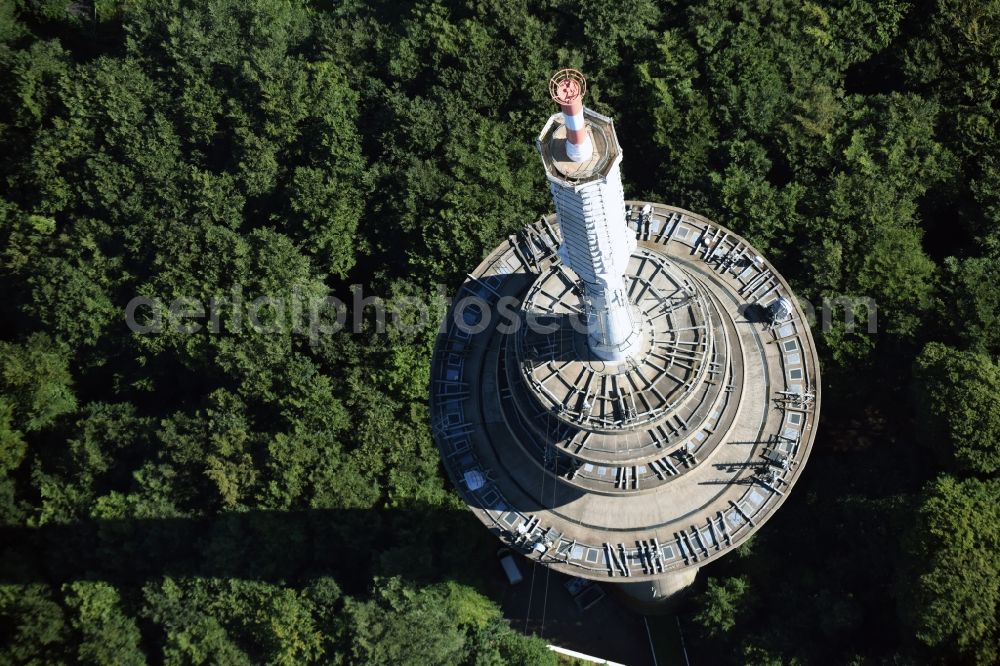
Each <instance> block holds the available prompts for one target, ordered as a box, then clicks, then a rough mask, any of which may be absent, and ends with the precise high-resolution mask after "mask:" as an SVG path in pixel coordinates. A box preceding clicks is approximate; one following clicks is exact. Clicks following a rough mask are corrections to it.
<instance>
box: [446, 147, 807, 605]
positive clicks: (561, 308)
mask: <svg viewBox="0 0 1000 666" xmlns="http://www.w3.org/2000/svg"><path fill="white" fill-rule="evenodd" d="M548 129H553V128H547V131H548ZM553 131H559V128H558V127H556V128H554V130H553ZM603 140H604V139H603V138H602V137H600V136H594V137H593V142H594V144H595V146H596V150H595V154H596V155H598V159H601V157H600V156H601V155H602V154H604V155H606V152H605V151H603V150H602V141H603ZM604 145H607V144H604ZM564 166H565V165H564ZM565 168H566V172H565V173H563V174H562V176H563V177H572V176H576V175H577V173H578V172H579V170H580V169H586V168H587V167H586V166H585V165H584V166H582V167H574V166H572V165H571V166H565ZM574 170H576V172H577V173H574ZM625 204H626V210H627V228H624V227H623V229H624V230H623V233H626V234H628V235H629V236H630V238H629V239H628V240H629V248H630V250H631V251H630V255H627V256H628V261H627V267H626V268H625V271H624V276H623V284H624V290H625V293H626V295H627V299H628V301H629V303H628V309H629V312H630V313H631V315H630V316H631V317H632V318H634V320H635V325H636V328H635V330H636V334H637V336H638V341H637V342H636V343H635V345H636V346H635V348H634V352H633V353H630V354H629V356H628V357H627V358H625V359H623V360H621V361H608V360H604V359H602V358H601V357H600V355H599V354H595V353H593V349H592V347H593V345H591V344H588V337H587V336H588V329H587V327H586V325H585V322H583V323H582V324H581V321H582V319H585V317H584V314H585V311H586V308H585V307H584V305H583V300H582V299H583V298H584V297H585V285H584V284H582V281H581V279H580V277H579V276H578V275H577V274H576V273H575V272H574V271H573V270H571V269H570V268H568V266H567V265H566V264H565V263H564V259H563V258H562V257H561V255H560V252H559V248H560V246H561V245H562V244H563V239H562V238H561V236H560V232H559V225H558V224H557V223H556V219H555V217H554V216H547V217H545V218H543V219H541V220H539V221H538V222H536V223H534V224H531V225H528V226H527V227H525V228H524V229H523V230H522V231H521V232H520V233H518V234H517V235H516V236H511V237H510V238H509V239H508V240H507V241H506V242H505V243H503V244H502V245H501V246H500V247H498V248H496V249H495V250H494V251H493V252H492V253H491V254H490V255H489V256H488V257H487V258H486V259H485V260H484V261H483V262H482V263H481V264H480V265H479V267H478V268H476V270H475V271H474V272H473V273H472V274H471V275H470V276H469V278H468V280H466V281H465V283H464V284H463V285H462V287H461V289H460V290H459V292H458V294H457V296H456V298H455V301H454V305H453V307H452V310H451V311H450V312H449V314H448V318H447V321H446V322H445V324H444V326H443V329H442V331H443V332H442V333H441V334H440V336H439V339H438V341H437V347H436V350H435V353H434V357H433V366H432V379H431V401H430V403H431V419H432V426H433V432H434V438H435V441H436V443H437V446H438V447H439V449H440V452H441V456H442V459H443V461H444V466H445V468H446V469H447V471H448V474H449V475H450V477H451V478H452V480H453V482H454V483H455V485H456V487H457V488H458V489H459V492H460V493H461V494H462V496H463V497H464V499H465V501H466V502H467V503H468V505H469V508H470V509H471V510H472V511H473V512H474V513H475V514H476V515H477V516H478V517H479V519H480V520H482V522H483V523H484V525H486V526H487V527H488V528H489V529H490V530H491V531H492V532H493V533H494V534H495V535H496V536H497V537H498V538H499V539H500V540H501V541H503V542H505V543H506V544H508V545H510V546H512V547H516V548H520V549H521V551H522V552H523V553H524V554H525V555H526V556H527V557H529V558H532V559H534V560H536V561H538V562H540V563H542V564H544V565H546V566H550V567H552V568H554V569H556V570H559V571H561V572H564V573H566V574H569V575H572V576H579V577H582V578H588V579H594V580H600V581H604V582H609V583H620V584H622V585H621V587H620V588H619V589H620V590H621V591H622V592H624V593H626V594H628V595H629V596H630V597H632V599H633V600H636V601H637V602H639V603H640V604H642V603H645V604H648V605H647V607H651V606H652V605H653V604H655V603H656V602H659V601H662V600H664V599H668V598H670V597H671V596H672V595H673V594H675V593H676V592H678V591H680V590H682V589H683V588H684V587H685V586H686V585H687V584H689V583H690V582H691V581H692V580H693V579H694V575H695V573H696V571H697V569H698V567H700V566H702V565H703V564H705V563H707V562H709V561H711V560H713V559H715V558H717V557H721V556H722V555H724V554H725V553H726V552H728V551H729V550H731V549H732V548H735V547H736V546H737V545H739V543H741V542H742V541H744V540H745V539H746V538H747V537H749V536H750V535H751V534H753V533H754V532H755V531H756V530H757V529H759V528H760V527H761V525H762V524H763V523H764V522H765V521H766V520H767V519H768V518H769V517H770V516H771V515H772V513H773V512H774V511H775V510H776V509H777V508H778V507H779V506H780V505H781V503H782V502H783V501H784V500H785V498H786V496H787V494H788V492H789V490H790V489H791V487H792V486H793V485H794V483H795V481H796V479H797V478H798V476H799V474H800V472H801V471H802V468H803V466H804V464H805V462H806V460H807V459H808V457H809V452H810V449H811V447H812V443H813V439H814V435H815V428H816V422H817V418H818V415H819V407H820V399H819V385H820V377H819V372H820V371H819V364H818V361H817V356H816V350H815V346H814V343H813V339H812V336H811V334H810V331H809V327H808V325H807V323H806V321H805V318H804V315H803V312H802V310H801V309H800V308H799V307H798V305H797V304H796V300H795V297H794V295H793V294H792V292H791V290H790V288H789V286H788V284H787V283H786V282H785V280H784V279H783V278H782V277H781V276H780V275H779V274H778V273H777V272H776V271H775V270H774V268H773V267H772V266H771V265H770V264H769V263H768V262H767V260H766V259H764V258H762V257H761V256H760V254H759V253H758V252H757V251H756V250H755V249H754V248H753V247H752V246H751V245H750V244H749V243H747V242H746V241H745V240H744V239H742V238H740V237H739V236H737V235H736V234H734V233H732V232H731V231H729V230H728V229H725V228H724V227H722V226H720V225H718V224H716V223H714V222H712V221H710V220H708V219H706V218H704V217H701V216H699V215H696V214H694V213H691V212H688V211H685V210H682V209H679V208H675V207H672V206H666V205H662V204H656V203H647V202H635V201H633V202H625ZM621 224H623V225H624V224H625V223H624V222H623V223H621ZM633 235H634V239H635V244H634V245H632V244H631V236H633ZM779 299H780V301H779Z"/></svg>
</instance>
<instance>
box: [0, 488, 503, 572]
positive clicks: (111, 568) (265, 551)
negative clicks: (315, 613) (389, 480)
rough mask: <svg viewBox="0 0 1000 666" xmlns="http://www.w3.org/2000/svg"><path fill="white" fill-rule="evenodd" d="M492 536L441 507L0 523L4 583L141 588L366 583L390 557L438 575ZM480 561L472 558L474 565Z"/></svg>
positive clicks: (399, 568)
mask: <svg viewBox="0 0 1000 666" xmlns="http://www.w3.org/2000/svg"><path fill="white" fill-rule="evenodd" d="M470 541H472V542H479V543H480V547H479V548H477V546H476V544H473V543H470ZM494 542H495V539H494V537H492V536H490V535H489V533H488V532H487V531H486V530H483V529H482V525H481V523H479V522H478V521H476V520H475V518H474V517H473V516H472V515H471V514H469V512H468V511H466V510H458V509H442V508H440V507H431V508H426V509H419V508H414V509H388V510H361V509H312V510H305V511H246V512H228V513H222V514H219V515H217V516H214V517H205V518H162V519H132V520H85V521H81V522H77V523H73V524H60V525H43V526H41V527H23V526H9V525H8V526H2V527H0V543H2V544H3V546H0V582H5V583H32V582H49V583H59V582H67V581H73V580H105V581H108V582H112V583H132V584H134V583H142V582H144V581H146V580H150V579H155V578H159V577H162V576H185V577H204V578H215V577H218V578H242V579H255V580H289V579H295V578H308V577H314V576H322V575H330V576H336V577H337V578H338V580H342V579H343V580H353V581H357V582H360V583H362V584H367V582H368V581H369V580H370V575H371V574H372V570H373V568H374V566H375V564H376V563H378V562H379V560H380V556H382V555H385V554H388V556H389V560H390V562H395V563H396V564H395V565H393V564H391V563H390V565H389V566H390V568H391V569H393V570H392V571H391V572H390V573H392V574H400V575H403V576H404V577H405V576H407V574H408V573H409V572H408V571H407V568H408V565H407V564H406V563H408V562H409V563H412V574H413V577H414V578H419V577H428V576H430V577H433V574H434V573H435V572H441V571H449V570H452V569H458V570H459V571H460V570H461V569H462V568H463V567H462V566H461V564H462V560H468V559H469V558H473V557H478V556H479V553H478V552H477V551H478V550H481V549H482V546H483V545H485V544H493V543H494ZM456 544H458V545H456ZM393 553H395V556H393ZM383 564H384V561H383ZM481 564H482V563H481V562H474V561H471V562H469V565H468V567H466V569H467V570H470V571H471V570H474V568H475V567H477V565H479V566H481ZM382 572H383V573H384V571H382Z"/></svg>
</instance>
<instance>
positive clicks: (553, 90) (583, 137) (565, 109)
mask: <svg viewBox="0 0 1000 666" xmlns="http://www.w3.org/2000/svg"><path fill="white" fill-rule="evenodd" d="M586 93H587V79H585V78H583V75H582V74H580V72H578V71H576V70H575V69H561V70H559V71H558V72H556V73H555V75H554V76H553V77H552V78H551V79H550V80H549V94H550V95H552V99H554V100H555V101H556V103H558V104H559V108H560V109H562V114H563V122H564V123H565V124H566V156H567V157H569V159H570V160H572V161H573V162H586V161H587V160H589V159H590V157H591V155H592V154H593V152H594V144H593V143H592V142H591V140H590V134H588V133H587V123H586V121H585V120H584V119H583V96H584V95H585V94H586Z"/></svg>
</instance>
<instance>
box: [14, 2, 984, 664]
mask: <svg viewBox="0 0 1000 666" xmlns="http://www.w3.org/2000/svg"><path fill="white" fill-rule="evenodd" d="M998 35H1000V3H998V2H997V1H996V0H972V1H969V2H966V1H962V2H959V1H958V0H926V1H924V2H906V1H903V0H835V1H834V2H828V3H816V2H803V1H801V0H771V1H768V2H763V1H761V0H696V1H694V2H688V3H676V2H657V1H654V0H628V1H627V2H619V3H607V2H600V1H598V0H587V1H586V2H582V3H581V2H569V1H568V0H512V1H509V2H500V1H499V0H427V1H426V2H418V3H403V4H400V3H397V2H389V1H388V0H374V1H369V2H361V1H360V0H347V1H345V2H338V3H315V2H304V1H300V0H289V1H287V2H273V1H269V0H207V1H203V2H201V1H195V0H145V1H143V2H126V1H124V0H96V1H94V2H72V1H70V0H45V1H44V2H28V1H27V0H13V1H11V2H5V3H0V100H2V101H0V183H2V187H0V290H2V293H3V294H4V297H5V298H4V299H3V300H2V301H0V512H2V516H3V526H2V527H0V530H5V531H6V532H5V534H9V535H11V537H12V538H11V539H9V540H0V562H2V567H0V636H2V639H3V640H0V661H3V662H4V663H81V662H83V663H112V662H113V663H141V662H146V661H152V662H164V663H171V664H172V663H185V664H186V663H272V662H273V663H296V664H298V663H370V662H377V663H390V662H391V663H407V662H412V663H458V664H500V663H526V664H551V663H554V661H555V657H554V656H553V654H552V653H551V652H549V651H548V650H547V649H546V647H545V644H544V640H542V639H539V638H535V637H531V636H525V635H522V634H521V633H518V632H515V631H513V630H512V629H511V628H510V627H509V626H508V625H507V623H506V622H505V621H504V620H503V619H502V615H501V614H500V612H499V610H498V609H497V607H496V604H495V599H493V598H491V595H490V590H491V587H490V580H491V578H490V572H489V569H488V567H487V565H486V563H487V562H490V561H491V558H492V557H493V549H494V546H495V544H494V543H493V541H492V537H491V536H490V535H489V534H488V533H487V532H486V531H485V530H482V529H481V526H480V525H479V524H478V522H477V521H476V520H475V519H474V518H472V517H470V516H468V515H467V513H466V512H465V511H464V509H463V507H462V506H461V503H460V502H459V500H458V498H457V496H456V495H455V494H454V493H453V492H451V491H450V490H449V488H448V484H447V482H446V481H445V478H444V475H443V473H442V470H441V467H440V463H439V461H438V454H437V451H436V450H435V447H434V446H433V442H432V437H431V427H430V424H429V423H428V422H427V421H428V418H427V413H428V410H427V406H426V393H427V385H428V382H429V374H428V372H429V371H428V367H429V361H430V354H431V349H432V346H433V344H434V340H435V335H436V330H437V323H438V319H439V318H440V316H441V314H442V312H443V308H444V307H445V305H446V303H445V301H446V298H447V295H448V294H449V293H451V292H450V291H448V289H445V290H444V293H442V292H441V291H439V289H438V285H445V286H446V287H448V288H449V289H451V288H453V287H454V286H456V285H457V284H458V283H459V280H460V279H461V278H462V276H464V275H465V274H466V273H467V272H468V271H469V270H471V269H472V268H473V267H474V266H475V265H476V264H477V263H478V262H479V261H481V259H482V257H483V256H484V255H485V253H486V252H488V251H490V250H491V249H492V248H493V247H495V246H496V245H497V244H498V243H499V242H501V241H502V240H503V239H504V238H506V237H507V236H508V235H509V234H511V233H515V232H516V231H518V230H519V229H520V228H522V227H523V226H524V225H525V224H527V223H529V222H531V221H533V220H534V219H536V218H537V216H538V215H540V214H542V213H546V212H548V211H549V209H550V208H551V202H550V198H549V193H548V190H547V188H546V184H545V179H544V176H543V173H542V170H541V168H540V166H539V163H538V156H537V154H536V152H535V149H534V147H533V145H532V142H533V140H534V137H535V136H536V135H537V132H538V130H539V128H540V127H541V126H542V123H543V122H544V120H545V118H546V117H547V116H548V115H549V114H550V113H552V112H553V111H554V107H553V105H552V102H551V100H550V99H549V98H548V94H547V88H546V82H547V80H548V77H549V76H550V75H551V73H552V72H553V71H554V70H556V69H557V68H560V67H567V66H571V67H580V68H582V69H583V70H584V71H585V73H586V74H587V75H588V78H589V81H590V85H589V90H588V98H587V104H588V106H591V107H593V108H594V109H595V110H597V111H599V112H602V113H607V114H609V115H611V116H613V117H614V118H615V122H616V125H617V127H618V133H619V136H620V139H621V141H622V143H623V149H624V155H625V157H624V162H623V169H624V177H625V187H626V193H627V195H628V196H629V197H630V198H646V199H650V200H655V201H663V202H665V203H670V204H675V205H680V206H683V207H685V208H689V209H691V210H694V211H696V212H698V213H701V214H704V215H707V216H709V217H712V218H714V219H716V220H718V221H719V222H720V223H722V224H725V225H727V226H728V227H730V228H732V229H733V230H734V231H736V232H737V233H739V234H741V235H743V236H745V237H746V238H748V239H750V240H751V241H752V242H753V243H754V244H756V245H757V246H758V247H759V248H760V249H761V251H762V252H765V253H766V254H767V256H768V258H769V259H771V260H772V261H773V262H774V263H775V264H776V265H777V266H779V267H780V268H781V271H782V273H783V275H785V277H787V279H788V280H789V282H790V283H791V285H792V286H793V288H794V290H795V292H796V293H797V294H798V295H799V297H800V298H801V299H803V301H804V302H805V301H806V299H807V300H808V303H809V304H811V305H812V306H813V308H814V309H815V310H816V311H817V313H818V315H819V316H818V318H817V324H816V326H815V327H814V332H815V337H816V339H817V341H818V343H819V346H820V353H821V355H822V361H823V370H824V386H823V390H824V404H823V422H822V424H820V429H819V435H818V438H817V441H816V446H815V451H814V453H813V461H812V462H811V463H810V466H809V469H808V471H807V472H806V474H805V475H804V476H803V479H802V481H801V483H800V486H799V487H798V488H797V489H796V492H795V493H792V494H791V496H790V497H789V499H788V501H787V502H786V504H785V507H784V508H783V509H782V511H781V512H779V514H778V515H777V516H776V517H775V519H774V521H773V523H772V524H770V525H769V526H768V528H767V529H766V530H762V531H761V533H760V534H759V536H758V537H756V538H755V541H754V545H753V548H752V549H749V548H748V549H744V550H743V551H742V552H741V556H740V557H731V558H728V559H726V560H724V561H723V562H720V563H718V564H715V565H713V569H712V570H711V571H709V572H707V574H708V575H707V578H708V581H706V582H704V583H702V584H701V591H700V593H699V594H698V595H697V596H696V598H695V599H694V600H693V601H692V604H691V605H690V606H689V607H686V608H684V609H682V611H681V615H682V618H683V624H684V626H685V627H687V628H688V629H686V631H688V630H689V631H690V636H689V638H690V649H691V651H692V653H693V656H694V659H693V661H696V662H698V663H740V664H742V663H779V662H787V663H827V662H837V663H861V662H863V661H864V662H869V661H870V662H894V663H911V662H912V663H923V662H926V661H930V660H933V659H943V660H951V661H957V660H964V661H967V662H972V663H983V664H985V663H991V662H993V661H995V660H996V659H997V654H996V652H995V649H992V648H991V647H990V646H993V645H995V644H996V643H997V608H998V607H997V599H996V598H995V597H996V594H995V593H994V592H995V590H996V589H997V581H996V579H997V562H996V554H997V551H998V545H997V542H996V541H997V540H996V538H995V537H996V530H995V529H994V528H993V525H994V524H995V523H996V522H997V520H996V515H995V514H996V509H995V507H996V506H1000V502H998V500H1000V489H998V487H997V484H996V478H997V470H998V468H1000V453H998V451H1000V450H998V448H997V444H996V442H997V440H998V436H1000V420H998V419H1000V407H998V405H997V400H998V395H1000V374H998V373H1000V370H998V363H1000V357H998V355H1000V333H998V330H1000V329H998V326H997V324H998V322H1000V297H998V293H1000V292H998V290H997V289H996V282H997V278H998V277H1000V162H998V160H1000V157H998V156H1000V130H998V122H1000V120H998V118H1000V114H998V111H997V99H998V95H1000V84H998V81H1000V77H998V76H997V71H996V70H997V62H998V55H1000V54H998V51H997V49H998V44H1000V40H998V39H997V37H998ZM358 287H360V291H359V290H358ZM361 292H363V295H364V296H366V297H368V296H371V297H378V298H380V299H382V301H383V303H382V305H384V304H385V303H391V304H395V305H397V306H398V305H399V304H400V303H410V304H413V303H417V304H422V305H423V306H424V310H425V311H424V312H421V310H420V308H419V307H418V308H409V309H405V308H404V309H400V308H399V307H396V308H394V309H393V310H392V312H390V313H389V315H390V320H391V319H392V318H393V317H395V318H396V320H397V323H402V324H403V326H389V327H388V328H387V329H386V330H381V329H380V327H379V323H378V321H377V319H378V314H377V311H378V308H379V303H377V302H375V301H371V302H370V303H369V304H368V305H363V303H361V304H359V303H358V302H357V301H355V296H356V294H357V295H359V296H360V295H361ZM333 299H339V300H340V302H342V303H345V304H346V305H345V307H344V308H343V309H341V310H338V309H337V308H336V307H334V306H333V305H331V303H335V301H334V300H333ZM845 306H847V307H854V308H855V309H854V311H853V314H854V323H853V324H852V323H851V322H850V321H849V320H848V319H846V318H845V316H844V311H843V308H844V307H845ZM824 308H826V312H828V313H830V312H832V315H833V316H832V317H828V318H826V319H824V318H823V317H822V313H823V311H824ZM338 315H339V316H342V317H343V319H344V320H345V321H346V322H347V323H348V328H353V326H352V325H353V323H354V322H355V321H357V322H358V326H357V327H356V328H357V329H358V330H357V331H356V332H352V333H348V332H342V333H331V332H330V331H333V330H334V329H335V328H336V326H335V324H337V322H338ZM869 317H871V321H874V322H876V323H877V325H876V326H875V327H874V330H869V328H868V326H867V324H868V321H869ZM824 322H826V323H824ZM990 521H992V523H991V522H990ZM15 536H16V537H17V539H16V540H14V539H13V537H15ZM455 542H461V543H462V544H463V545H464V547H463V549H462V552H456V549H455V548H454V547H450V546H449V544H452V543H455ZM494 573H495V572H494ZM494 596H495V595H494Z"/></svg>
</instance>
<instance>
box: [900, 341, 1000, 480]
mask: <svg viewBox="0 0 1000 666" xmlns="http://www.w3.org/2000/svg"><path fill="white" fill-rule="evenodd" d="M914 381H915V398H916V401H915V407H916V418H917V421H918V422H919V423H920V425H921V427H920V429H919V430H918V432H920V433H921V436H922V439H923V440H924V443H925V445H926V446H928V447H930V448H932V449H933V450H935V451H936V452H937V454H938V455H939V456H940V457H941V458H943V459H944V460H946V461H949V462H951V461H953V462H952V463H951V464H953V465H954V466H955V467H956V468H957V469H958V470H960V471H964V472H972V473H982V474H995V473H996V472H998V471H1000V366H997V364H996V363H994V362H993V361H992V360H991V359H990V357H989V356H986V355H984V354H977V353H973V352H962V351H958V350H955V349H951V348H949V347H946V346H945V345H942V344H940V343H936V342H932V343H930V344H928V345H927V346H926V347H924V350H923V352H922V353H921V354H920V356H919V357H917V360H916V363H915V365H914Z"/></svg>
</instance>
